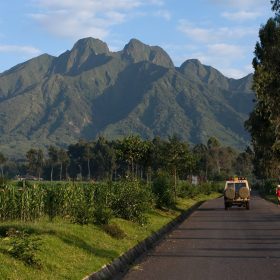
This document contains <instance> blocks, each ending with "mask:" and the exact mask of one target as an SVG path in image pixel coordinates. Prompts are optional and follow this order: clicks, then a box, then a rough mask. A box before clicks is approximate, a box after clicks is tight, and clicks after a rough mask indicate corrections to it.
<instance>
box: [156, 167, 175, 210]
mask: <svg viewBox="0 0 280 280" xmlns="http://www.w3.org/2000/svg"><path fill="white" fill-rule="evenodd" d="M152 191H153V193H154V196H155V201H156V206H157V207H159V208H160V207H172V206H174V205H175V194H174V182H173V181H172V179H171V177H170V175H168V174H167V173H163V172H160V173H158V174H157V176H156V177H155V178H154V180H153V184H152Z"/></svg>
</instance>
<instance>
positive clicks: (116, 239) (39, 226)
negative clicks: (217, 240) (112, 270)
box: [0, 180, 219, 279]
mask: <svg viewBox="0 0 280 280" xmlns="http://www.w3.org/2000/svg"><path fill="white" fill-rule="evenodd" d="M155 184H161V187H162V188H161V190H165V192H162V193H159V192H158V189H157V187H156V185H155ZM169 187H170V188H169ZM171 187H172V186H171V185H170V186H169V185H168V181H164V180H162V181H158V182H155V183H153V184H151V185H147V184H142V183H140V182H128V181H121V182H101V183H94V184H93V183H76V184H73V183H69V182H64V183H52V184H51V183H39V184H38V183H37V184H36V183H35V184H34V183H28V182H26V183H25V184H23V183H22V182H20V183H14V184H10V185H8V186H4V187H2V188H1V189H0V258H1V263H0V279H82V278H83V277H84V276H86V275H88V274H90V273H92V272H93V271H96V270H98V269H100V268H101V267H102V266H103V265H104V264H106V263H108V262H110V261H112V260H113V259H114V258H116V257H118V256H119V255H121V254H122V253H123V252H125V251H126V250H128V249H129V248H131V247H132V246H134V245H136V244H137V243H138V242H139V241H141V240H143V239H144V238H146V237H147V236H149V235H150V234H151V233H152V232H154V231H156V230H157V229H159V228H160V227H162V226H163V225H164V224H166V223H168V222H169V221H171V220H172V219H174V218H175V217H176V216H177V215H179V214H180V213H181V211H183V210H185V209H187V208H188V207H190V206H191V205H193V204H194V203H196V202H197V201H202V200H207V199H210V198H214V197H217V196H218V195H219V193H217V190H218V187H217V186H214V185H204V186H197V187H192V186H189V185H184V184H183V183H182V184H181V186H180V192H178V197H177V198H176V199H174V200H173V198H174V196H173V193H172V192H170V189H172V188H171ZM168 194H169V195H170V196H169V197H168ZM159 198H161V199H159ZM175 200H176V201H175ZM160 204H161V205H160Z"/></svg>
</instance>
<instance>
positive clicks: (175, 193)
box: [174, 167, 177, 200]
mask: <svg viewBox="0 0 280 280" xmlns="http://www.w3.org/2000/svg"><path fill="white" fill-rule="evenodd" d="M174 195H175V200H176V199H177V169H176V167H175V169H174Z"/></svg>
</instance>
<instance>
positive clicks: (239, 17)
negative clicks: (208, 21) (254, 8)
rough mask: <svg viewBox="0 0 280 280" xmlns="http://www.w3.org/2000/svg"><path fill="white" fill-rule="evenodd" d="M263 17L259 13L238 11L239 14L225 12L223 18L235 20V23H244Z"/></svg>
mask: <svg viewBox="0 0 280 280" xmlns="http://www.w3.org/2000/svg"><path fill="white" fill-rule="evenodd" d="M259 16H261V14H260V13H259V12H247V11H238V12H233V13H230V12H224V13H222V17H224V18H226V19H228V20H233V21H244V20H254V19H256V18H258V17H259Z"/></svg>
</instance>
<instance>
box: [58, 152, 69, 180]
mask: <svg viewBox="0 0 280 280" xmlns="http://www.w3.org/2000/svg"><path fill="white" fill-rule="evenodd" d="M69 161H70V160H69V156H68V154H67V152H66V151H65V150H64V149H62V148H61V149H60V150H59V151H58V162H59V165H60V171H59V180H60V181H61V180H62V170H63V165H64V166H65V167H64V168H65V179H67V167H68V164H69Z"/></svg>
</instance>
